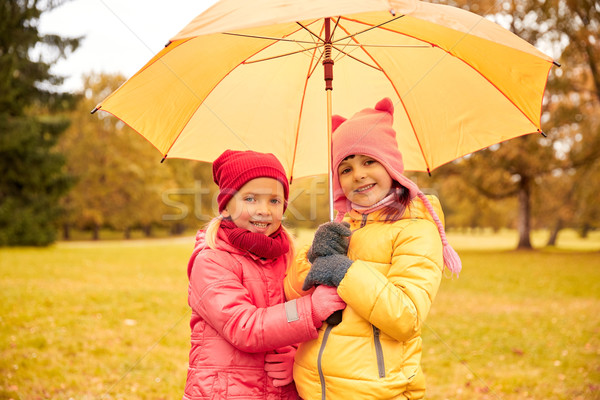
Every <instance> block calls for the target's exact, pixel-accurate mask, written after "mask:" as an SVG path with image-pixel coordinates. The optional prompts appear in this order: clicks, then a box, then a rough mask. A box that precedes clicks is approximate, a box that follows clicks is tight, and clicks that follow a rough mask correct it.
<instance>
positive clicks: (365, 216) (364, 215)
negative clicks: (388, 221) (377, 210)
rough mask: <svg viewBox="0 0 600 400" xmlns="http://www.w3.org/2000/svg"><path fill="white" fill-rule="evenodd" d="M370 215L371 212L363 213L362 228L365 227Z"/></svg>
mask: <svg viewBox="0 0 600 400" xmlns="http://www.w3.org/2000/svg"><path fill="white" fill-rule="evenodd" d="M368 216H369V214H363V215H362V221H360V228H363V227H364V226H365V225H366V224H367V217H368ZM360 228H359V229H360Z"/></svg>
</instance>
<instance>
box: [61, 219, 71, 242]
mask: <svg viewBox="0 0 600 400" xmlns="http://www.w3.org/2000/svg"><path fill="white" fill-rule="evenodd" d="M62 228H63V229H62V232H63V240H70V239H71V225H69V224H68V223H67V222H65V223H64V224H63V226H62Z"/></svg>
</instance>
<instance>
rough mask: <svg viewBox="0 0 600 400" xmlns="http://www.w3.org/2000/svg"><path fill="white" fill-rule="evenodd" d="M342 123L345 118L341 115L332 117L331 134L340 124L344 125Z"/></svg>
mask: <svg viewBox="0 0 600 400" xmlns="http://www.w3.org/2000/svg"><path fill="white" fill-rule="evenodd" d="M344 121H346V118H344V117H342V116H341V115H334V116H333V117H331V130H332V132H335V130H336V129H337V128H338V127H339V126H340V125H341V124H342V123H344Z"/></svg>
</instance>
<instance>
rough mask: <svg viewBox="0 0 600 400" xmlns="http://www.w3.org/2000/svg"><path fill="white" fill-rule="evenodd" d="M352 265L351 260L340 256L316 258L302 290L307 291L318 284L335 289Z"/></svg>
mask: <svg viewBox="0 0 600 400" xmlns="http://www.w3.org/2000/svg"><path fill="white" fill-rule="evenodd" d="M352 263H353V261H352V260H350V259H349V258H348V257H346V256H345V255H341V254H334V255H330V256H326V257H318V258H316V259H315V261H314V262H313V263H312V267H311V268H310V271H308V275H306V279H305V280H304V285H302V290H308V289H310V288H311V287H313V286H315V285H318V284H321V285H327V286H335V287H337V286H338V285H339V284H340V282H341V281H342V279H344V276H346V272H348V268H350V266H351V265H352Z"/></svg>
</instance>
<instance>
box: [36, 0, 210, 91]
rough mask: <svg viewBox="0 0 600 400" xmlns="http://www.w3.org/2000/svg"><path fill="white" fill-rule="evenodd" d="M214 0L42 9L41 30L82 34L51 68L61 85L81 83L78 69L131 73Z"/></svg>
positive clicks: (99, 0)
mask: <svg viewBox="0 0 600 400" xmlns="http://www.w3.org/2000/svg"><path fill="white" fill-rule="evenodd" d="M215 2H216V0H71V1H68V2H66V3H65V4H63V5H61V6H59V7H57V8H56V9H54V10H52V11H48V12H44V13H42V16H41V18H40V21H39V31H40V33H43V34H48V33H54V34H59V35H61V36H69V37H71V36H84V39H83V41H82V42H81V44H80V46H79V48H78V49H77V50H76V51H75V52H74V53H72V54H71V55H69V56H68V58H67V59H66V60H61V61H60V62H59V63H57V64H56V65H55V66H54V67H53V69H52V72H53V73H55V74H58V75H63V76H67V77H68V78H67V79H66V80H65V83H64V84H63V85H62V86H61V87H60V89H61V90H65V91H76V90H80V89H82V86H83V83H82V75H84V74H87V73H91V72H96V73H100V72H106V73H116V72H120V73H122V74H123V75H125V77H126V78H129V77H130V76H131V75H133V74H134V73H135V72H136V71H137V70H138V69H140V68H141V67H142V66H144V64H145V63H146V61H148V60H149V59H150V58H152V56H153V55H154V54H156V53H158V52H159V51H160V50H161V49H162V48H163V47H164V45H165V44H166V43H167V42H168V41H169V39H170V38H171V37H173V36H174V35H175V34H176V33H177V32H179V31H180V30H181V29H182V28H183V27H184V26H185V25H187V24H188V22H190V21H191V20H192V19H193V18H194V17H195V16H196V15H198V14H200V13H202V12H203V11H204V10H205V9H207V8H208V7H210V6H211V5H212V4H214V3H215Z"/></svg>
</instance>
